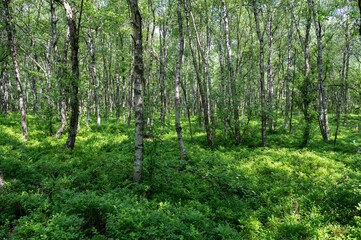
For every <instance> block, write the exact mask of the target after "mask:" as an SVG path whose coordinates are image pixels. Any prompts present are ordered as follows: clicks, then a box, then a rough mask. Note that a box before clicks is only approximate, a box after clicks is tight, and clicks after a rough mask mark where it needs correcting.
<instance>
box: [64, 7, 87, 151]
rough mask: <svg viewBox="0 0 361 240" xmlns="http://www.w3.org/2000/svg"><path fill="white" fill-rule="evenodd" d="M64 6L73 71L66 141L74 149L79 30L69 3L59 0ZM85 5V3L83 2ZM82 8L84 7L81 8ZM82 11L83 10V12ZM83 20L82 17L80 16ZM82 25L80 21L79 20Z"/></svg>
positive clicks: (77, 109)
mask: <svg viewBox="0 0 361 240" xmlns="http://www.w3.org/2000/svg"><path fill="white" fill-rule="evenodd" d="M59 2H60V3H62V4H63V6H64V9H65V13H66V18H67V21H68V26H69V32H70V36H69V40H70V48H71V70H72V77H71V80H70V107H71V116H70V125H69V133H68V139H67V140H66V143H65V147H66V148H70V149H74V145H75V140H76V134H77V129H78V118H79V99H78V91H79V60H78V51H79V31H78V30H79V28H80V26H78V29H77V27H76V23H75V21H76V17H75V15H74V14H73V10H72V9H71V7H70V5H69V3H68V2H67V1H66V0H59ZM82 3H83V2H82ZM81 8H82V6H81ZM81 11H82V10H81ZM80 18H81V15H80ZM79 23H80V20H79Z"/></svg>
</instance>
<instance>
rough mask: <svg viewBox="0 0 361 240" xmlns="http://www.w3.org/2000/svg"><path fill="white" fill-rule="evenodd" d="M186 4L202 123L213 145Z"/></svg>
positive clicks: (205, 98) (208, 139)
mask: <svg viewBox="0 0 361 240" xmlns="http://www.w3.org/2000/svg"><path fill="white" fill-rule="evenodd" d="M186 5H187V4H185V10H186V19H187V29H188V37H189V45H190V49H191V53H192V58H193V65H194V69H195V71H196V77H197V83H198V89H199V93H200V97H201V102H202V105H203V114H204V125H205V128H206V133H207V141H208V145H209V146H213V142H212V136H211V134H210V131H209V117H208V109H207V108H208V107H207V106H208V104H207V97H206V94H205V92H204V91H203V86H202V85H203V84H202V77H201V74H200V71H199V67H198V63H197V56H196V53H195V51H194V46H193V41H192V34H191V29H190V26H189V10H188V7H187V6H186ZM199 107H200V106H199ZM200 112H201V111H200Z"/></svg>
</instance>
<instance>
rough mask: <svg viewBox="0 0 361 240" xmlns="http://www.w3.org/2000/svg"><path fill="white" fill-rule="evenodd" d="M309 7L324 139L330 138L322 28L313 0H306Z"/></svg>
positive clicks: (320, 121) (320, 124)
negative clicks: (324, 82) (313, 28)
mask: <svg viewBox="0 0 361 240" xmlns="http://www.w3.org/2000/svg"><path fill="white" fill-rule="evenodd" d="M308 5H309V8H312V9H311V11H312V12H313V14H312V15H313V19H314V23H315V30H316V36H317V53H318V54H317V75H318V91H319V101H320V102H319V126H320V130H321V134H322V137H323V139H324V140H330V132H329V125H328V113H327V104H326V92H325V87H324V86H323V74H322V49H323V46H322V29H321V27H322V26H321V22H320V20H319V19H318V16H317V14H316V13H317V12H316V5H315V3H314V2H313V0H308Z"/></svg>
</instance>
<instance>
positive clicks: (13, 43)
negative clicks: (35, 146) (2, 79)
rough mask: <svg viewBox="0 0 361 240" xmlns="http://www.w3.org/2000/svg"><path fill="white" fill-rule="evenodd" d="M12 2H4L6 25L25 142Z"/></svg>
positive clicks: (26, 134)
mask: <svg viewBox="0 0 361 240" xmlns="http://www.w3.org/2000/svg"><path fill="white" fill-rule="evenodd" d="M9 4H10V0H3V6H4V10H5V11H4V12H5V25H6V31H7V34H8V41H9V45H10V51H11V56H12V59H13V64H14V75H15V80H16V86H17V90H18V94H19V109H20V116H21V118H20V121H21V130H22V133H23V138H24V140H27V138H28V128H27V125H26V112H25V105H24V97H23V89H22V85H21V78H20V68H19V63H18V53H17V39H16V30H15V26H14V24H13V19H12V16H11V7H10V6H9Z"/></svg>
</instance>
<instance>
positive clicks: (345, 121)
mask: <svg viewBox="0 0 361 240" xmlns="http://www.w3.org/2000/svg"><path fill="white" fill-rule="evenodd" d="M359 2H360V3H361V0H360V1H359ZM350 50H351V45H350V27H349V21H348V20H347V21H346V72H345V78H344V82H345V100H344V101H345V118H344V120H343V124H344V125H347V115H348V88H349V87H348V72H349V66H350Z"/></svg>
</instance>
